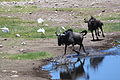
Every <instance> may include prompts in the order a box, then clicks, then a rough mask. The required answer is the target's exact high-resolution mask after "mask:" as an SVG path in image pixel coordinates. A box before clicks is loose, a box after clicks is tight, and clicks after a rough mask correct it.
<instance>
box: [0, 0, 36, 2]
mask: <svg viewBox="0 0 120 80" xmlns="http://www.w3.org/2000/svg"><path fill="white" fill-rule="evenodd" d="M3 1H6V2H11V1H31V0H0V2H3ZM33 1H34V0H33Z"/></svg>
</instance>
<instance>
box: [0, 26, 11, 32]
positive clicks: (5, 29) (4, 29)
mask: <svg viewBox="0 0 120 80" xmlns="http://www.w3.org/2000/svg"><path fill="white" fill-rule="evenodd" d="M0 29H1V30H2V32H5V33H8V32H10V30H9V29H8V28H6V27H4V28H0Z"/></svg>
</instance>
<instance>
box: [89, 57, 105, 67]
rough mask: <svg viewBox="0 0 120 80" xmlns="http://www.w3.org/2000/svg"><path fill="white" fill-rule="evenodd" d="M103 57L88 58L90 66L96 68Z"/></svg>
mask: <svg viewBox="0 0 120 80" xmlns="http://www.w3.org/2000/svg"><path fill="white" fill-rule="evenodd" d="M103 59H104V57H94V58H90V66H91V67H93V68H94V69H96V68H98V66H99V64H100V63H102V61H103Z"/></svg>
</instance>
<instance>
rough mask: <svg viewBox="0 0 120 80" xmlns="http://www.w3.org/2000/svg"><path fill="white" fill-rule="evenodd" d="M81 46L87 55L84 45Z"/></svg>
mask: <svg viewBox="0 0 120 80" xmlns="http://www.w3.org/2000/svg"><path fill="white" fill-rule="evenodd" d="M81 46H82V48H83V51H84V52H85V53H86V51H85V48H84V46H83V44H81Z"/></svg>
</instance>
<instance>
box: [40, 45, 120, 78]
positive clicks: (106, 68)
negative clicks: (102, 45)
mask: <svg viewBox="0 0 120 80" xmlns="http://www.w3.org/2000/svg"><path fill="white" fill-rule="evenodd" d="M100 52H101V53H103V54H104V53H112V55H102V56H101V55H99V56H89V57H79V56H75V57H66V58H65V59H64V58H61V59H57V60H55V61H52V62H50V63H48V64H47V65H45V66H43V67H42V69H43V70H47V71H49V75H51V79H63V80H64V79H67V80H120V70H119V68H120V45H118V46H116V47H113V48H110V49H108V50H101V51H100ZM113 54H114V55H113Z"/></svg>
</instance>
